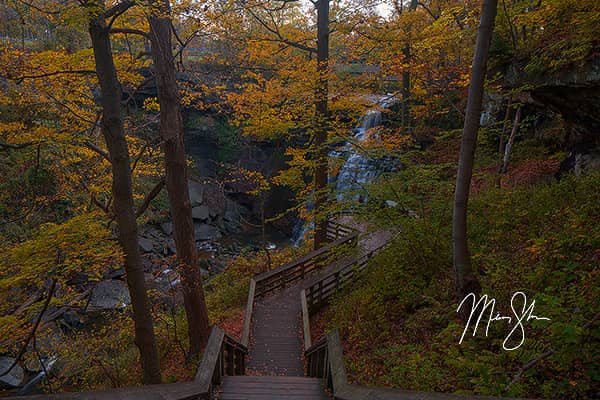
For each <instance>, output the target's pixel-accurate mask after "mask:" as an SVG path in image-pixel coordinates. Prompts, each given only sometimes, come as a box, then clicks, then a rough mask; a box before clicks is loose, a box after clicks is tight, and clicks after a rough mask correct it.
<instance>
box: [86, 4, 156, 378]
mask: <svg viewBox="0 0 600 400" xmlns="http://www.w3.org/2000/svg"><path fill="white" fill-rule="evenodd" d="M86 6H87V7H88V10H90V20H89V33H90V38H91V40H92V47H93V49H94V57H95V62H96V73H97V75H98V80H99V82H100V91H101V94H102V99H101V104H102V121H101V130H102V135H103V136H104V140H105V141H106V146H107V148H108V151H109V155H110V161H111V164H112V195H113V209H114V213H115V219H116V221H117V225H118V229H119V242H120V244H121V246H122V247H123V251H124V252H125V271H126V273H127V285H128V287H129V293H130V295H131V303H132V306H133V316H134V322H135V344H136V345H137V347H138V348H139V350H140V358H141V364H142V371H143V379H144V383H146V384H153V383H160V380H161V377H160V365H159V360H158V351H157V349H156V341H155V338H154V326H153V323H152V316H151V314H150V307H149V303H148V296H147V294H146V284H145V281H144V269H143V265H142V260H141V258H140V253H139V247H138V246H139V244H138V226H137V222H136V217H135V211H134V202H133V190H132V184H131V165H130V158H129V148H128V146H127V140H126V138H125V132H124V128H123V118H122V116H121V86H120V84H119V81H118V80H117V72H116V69H115V65H114V61H113V58H112V50H111V46H110V37H109V30H108V27H107V26H106V21H105V18H104V16H103V14H102V12H103V11H104V2H103V0H98V1H95V2H91V3H87V4H86Z"/></svg>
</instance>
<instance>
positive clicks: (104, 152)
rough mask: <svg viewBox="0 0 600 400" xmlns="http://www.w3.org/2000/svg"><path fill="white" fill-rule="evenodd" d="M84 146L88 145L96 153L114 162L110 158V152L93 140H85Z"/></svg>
mask: <svg viewBox="0 0 600 400" xmlns="http://www.w3.org/2000/svg"><path fill="white" fill-rule="evenodd" d="M84 146H85V147H87V148H88V149H90V150H92V151H95V152H96V153H98V154H100V155H101V156H102V157H104V159H106V161H108V162H109V163H112V161H111V159H110V154H108V152H107V151H106V150H103V149H101V148H100V147H98V146H96V145H95V144H94V143H92V142H85V143H84Z"/></svg>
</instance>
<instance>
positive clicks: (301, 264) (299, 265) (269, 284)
mask: <svg viewBox="0 0 600 400" xmlns="http://www.w3.org/2000/svg"><path fill="white" fill-rule="evenodd" d="M357 243H358V232H352V233H351V234H350V235H348V236H345V237H342V238H339V239H337V240H335V241H333V242H331V243H330V244H328V245H327V246H324V247H321V248H320V249H318V250H315V251H312V252H310V253H308V254H306V255H305V256H303V257H300V258H298V259H296V260H294V261H292V262H289V263H287V264H285V265H283V266H281V267H278V268H275V269H273V270H271V271H267V272H264V273H262V274H259V275H256V276H255V277H254V280H255V281H256V292H255V297H262V296H264V295H265V294H267V293H270V292H273V291H276V290H278V289H282V288H284V287H286V286H287V285H289V284H291V283H294V282H296V281H300V280H302V279H304V277H305V276H306V275H307V274H309V273H311V272H313V271H315V270H317V269H318V268H319V266H320V265H321V264H322V263H323V262H325V261H326V260H327V259H328V258H329V257H330V256H332V255H333V254H334V249H335V248H336V247H338V246H341V245H346V244H349V245H351V246H356V245H357Z"/></svg>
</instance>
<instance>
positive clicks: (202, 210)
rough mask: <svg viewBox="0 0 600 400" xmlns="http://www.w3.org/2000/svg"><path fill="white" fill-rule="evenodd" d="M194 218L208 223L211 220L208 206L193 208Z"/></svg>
mask: <svg viewBox="0 0 600 400" xmlns="http://www.w3.org/2000/svg"><path fill="white" fill-rule="evenodd" d="M192 218H194V219H197V220H200V221H207V220H208V219H209V218H210V210H209V209H208V207H207V206H204V205H202V206H196V207H194V208H192Z"/></svg>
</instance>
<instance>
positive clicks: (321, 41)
mask: <svg viewBox="0 0 600 400" xmlns="http://www.w3.org/2000/svg"><path fill="white" fill-rule="evenodd" d="M316 6H317V87H316V91H315V128H314V129H315V138H314V149H315V156H316V165H315V217H314V218H315V239H314V249H315V250H316V249H319V248H320V247H322V246H323V244H324V243H325V242H326V241H327V198H328V197H329V196H328V195H329V193H328V190H327V174H328V168H327V133H328V130H329V129H328V119H329V111H328V104H327V97H328V94H329V87H328V86H329V81H328V77H327V74H328V73H329V0H319V1H318V2H317V5H316Z"/></svg>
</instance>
